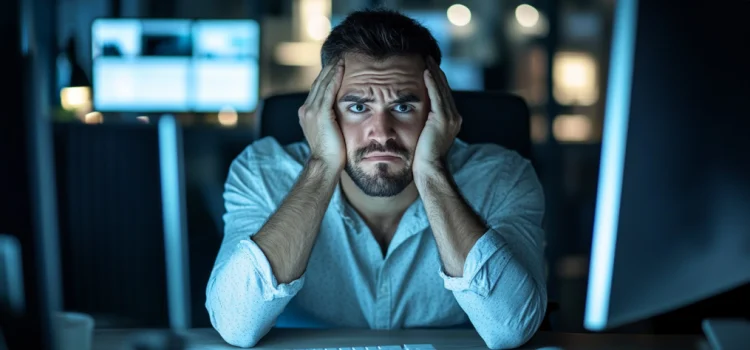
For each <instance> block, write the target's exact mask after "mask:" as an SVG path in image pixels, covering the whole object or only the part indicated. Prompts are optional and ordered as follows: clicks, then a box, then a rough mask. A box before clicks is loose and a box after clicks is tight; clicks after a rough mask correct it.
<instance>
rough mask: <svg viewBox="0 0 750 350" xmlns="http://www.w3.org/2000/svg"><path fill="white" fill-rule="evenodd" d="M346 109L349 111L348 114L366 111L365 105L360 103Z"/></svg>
mask: <svg viewBox="0 0 750 350" xmlns="http://www.w3.org/2000/svg"><path fill="white" fill-rule="evenodd" d="M348 109H349V111H350V112H353V113H363V112H364V111H366V110H367V108H366V107H365V105H363V104H361V103H356V104H353V105H351V106H349V108H348Z"/></svg>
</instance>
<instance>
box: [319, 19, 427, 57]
mask: <svg viewBox="0 0 750 350" xmlns="http://www.w3.org/2000/svg"><path fill="white" fill-rule="evenodd" d="M347 53H354V54H361V55H365V56H368V57H372V58H374V59H376V60H383V59H387V58H390V57H393V56H407V55H419V56H422V57H425V58H426V57H427V56H431V57H432V58H433V59H434V60H435V62H437V63H438V64H440V58H441V55H440V47H438V43H437V40H435V37H433V36H432V34H431V33H430V31H429V30H428V29H427V28H425V27H424V26H423V25H421V24H420V23H419V22H417V21H416V20H414V19H412V18H409V17H407V16H405V15H403V14H401V13H399V12H397V11H393V10H389V9H381V8H378V9H368V10H362V11H356V12H352V13H351V14H350V15H349V16H347V17H346V19H344V21H343V22H341V23H340V24H339V25H337V26H336V27H335V28H333V30H332V31H331V34H330V35H328V38H327V39H326V41H325V42H324V43H323V48H322V49H321V50H320V56H321V61H322V63H323V66H326V65H327V64H329V63H330V62H332V61H334V60H336V59H339V58H341V57H343V56H344V54H347Z"/></svg>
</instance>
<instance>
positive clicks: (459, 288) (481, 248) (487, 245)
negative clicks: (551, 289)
mask: <svg viewBox="0 0 750 350" xmlns="http://www.w3.org/2000/svg"><path fill="white" fill-rule="evenodd" d="M493 257H494V258H493ZM491 258H492V260H493V261H492V262H491V263H488V261H490V259H491ZM510 258H511V254H510V250H509V249H508V247H507V243H506V242H505V239H504V238H503V237H502V236H501V235H500V234H499V233H498V232H497V231H495V230H494V229H489V230H488V231H487V232H485V233H484V235H482V237H480V238H479V240H477V242H476V243H474V247H472V248H471V250H470V251H469V254H468V255H467V256H466V261H465V262H464V273H463V276H461V277H451V276H448V275H447V274H446V273H445V270H444V268H443V266H442V264H441V266H440V270H439V274H440V277H441V278H442V279H443V284H444V286H445V288H446V289H448V290H451V291H454V292H463V291H472V292H475V293H477V294H479V295H481V296H485V297H486V296H487V295H489V293H490V291H491V290H492V288H493V287H494V284H495V282H496V281H497V279H498V277H499V276H500V272H501V271H502V270H503V269H505V266H506V265H508V262H509V261H510Z"/></svg>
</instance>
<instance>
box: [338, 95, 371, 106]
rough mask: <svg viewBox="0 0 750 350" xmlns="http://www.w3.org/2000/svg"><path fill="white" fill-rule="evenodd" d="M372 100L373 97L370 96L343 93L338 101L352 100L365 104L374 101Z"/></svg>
mask: <svg viewBox="0 0 750 350" xmlns="http://www.w3.org/2000/svg"><path fill="white" fill-rule="evenodd" d="M374 101H375V99H374V98H372V97H362V96H357V95H352V94H347V95H344V96H343V97H342V98H341V99H339V103H342V102H354V103H361V104H365V103H369V102H374Z"/></svg>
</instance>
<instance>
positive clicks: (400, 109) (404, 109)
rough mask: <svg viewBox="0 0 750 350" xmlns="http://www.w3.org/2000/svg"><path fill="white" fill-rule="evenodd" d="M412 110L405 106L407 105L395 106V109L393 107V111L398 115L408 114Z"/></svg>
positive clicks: (410, 107)
mask: <svg viewBox="0 0 750 350" xmlns="http://www.w3.org/2000/svg"><path fill="white" fill-rule="evenodd" d="M413 109H414V108H412V106H410V105H407V104H400V105H396V106H395V107H393V110H394V111H396V112H398V113H409V112H411V111H412V110H413Z"/></svg>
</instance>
